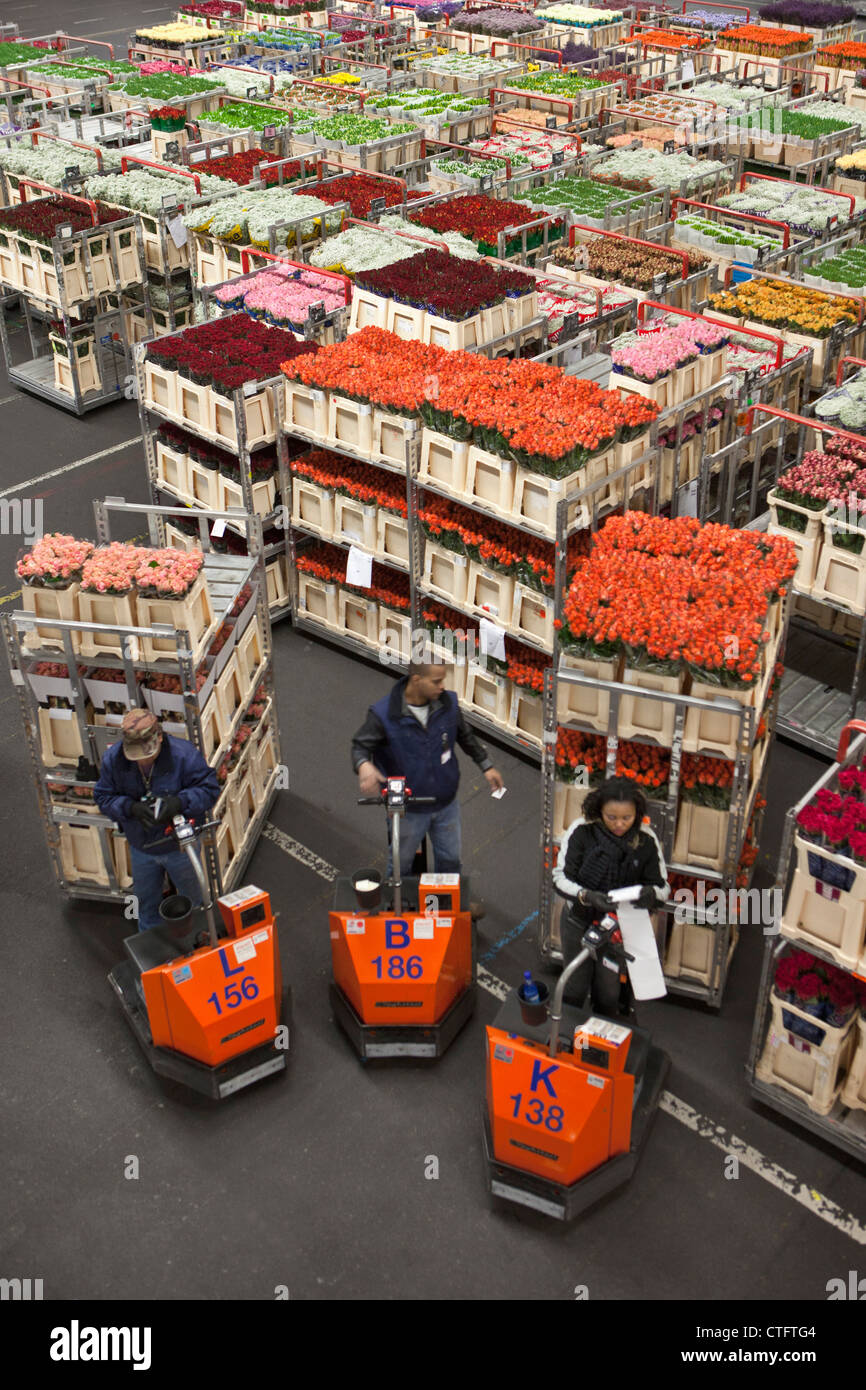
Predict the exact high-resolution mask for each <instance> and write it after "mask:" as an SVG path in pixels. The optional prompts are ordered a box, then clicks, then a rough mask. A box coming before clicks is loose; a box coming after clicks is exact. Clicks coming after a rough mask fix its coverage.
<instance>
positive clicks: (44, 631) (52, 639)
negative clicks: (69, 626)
mask: <svg viewBox="0 0 866 1390" xmlns="http://www.w3.org/2000/svg"><path fill="white" fill-rule="evenodd" d="M78 591H79V586H78V584H77V582H76V583H73V584H68V585H67V587H66V588H65V589H50V588H46V589H42V588H39V587H38V586H37V585H35V584H22V586H21V606H22V608H23V609H24V611H25V612H26V613H32V614H33V616H34V617H35V618H39V619H40V622H39V623H37V625H36V627H34V628H33V630H32V631H31V632H25V633H24V635H23V637H22V639H21V645H22V646H23V647H26V648H28V649H33V650H39V649H40V648H42V647H47V648H52V649H53V648H58V649H59V650H60V651H64V650H65V648H64V645H63V634H62V632H61V629H60V628H59V627H50V626H47V625H46V624H45V623H44V622H43V621H41V620H42V619H45V618H58V619H59V620H60V621H61V622H75V621H76V619H77V618H78ZM69 636H70V638H71V639H72V650H73V651H74V652H77V651H78V648H79V645H80V640H79V639H80V634H79V633H78V632H76V631H75V630H74V629H73V630H71V631H70V633H69Z"/></svg>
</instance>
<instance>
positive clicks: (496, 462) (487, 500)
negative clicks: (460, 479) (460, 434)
mask: <svg viewBox="0 0 866 1390" xmlns="http://www.w3.org/2000/svg"><path fill="white" fill-rule="evenodd" d="M515 471H516V470H515V465H514V462H513V461H512V460H511V459H503V458H500V457H499V455H498V454H490V453H488V452H487V450H486V449H479V448H478V447H477V445H475V444H473V445H472V446H471V447H470V449H469V457H468V459H467V463H466V500H467V502H471V503H479V504H480V505H481V506H483V507H485V508H486V509H487V510H488V511H491V512H495V513H496V515H497V516H501V517H502V518H503V520H505V521H512V520H513V519H514V518H513V507H514V483H515Z"/></svg>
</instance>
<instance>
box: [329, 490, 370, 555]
mask: <svg viewBox="0 0 866 1390" xmlns="http://www.w3.org/2000/svg"><path fill="white" fill-rule="evenodd" d="M376 537H377V519H376V507H375V505H373V506H365V504H364V503H363V502H358V501H357V500H356V499H355V498H354V497H347V496H346V495H345V493H342V492H338V493H337V494H336V497H335V498H334V540H335V541H336V542H337V544H338V545H357V546H361V548H362V549H364V550H369V551H371V552H374V551H375V549H376Z"/></svg>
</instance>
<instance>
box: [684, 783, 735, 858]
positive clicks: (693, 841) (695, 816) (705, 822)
mask: <svg viewBox="0 0 866 1390" xmlns="http://www.w3.org/2000/svg"><path fill="white" fill-rule="evenodd" d="M729 815H730V812H729V811H720V810H717V809H716V808H715V807H713V806H698V805H697V804H696V803H695V802H693V801H682V800H681V801H680V807H679V814H678V816H677V832H676V837H675V839H674V852H673V858H674V860H675V862H676V863H677V864H690V865H694V866H696V867H699V868H703V869H721V868H722V866H723V865H724V862H725V843H726V841H727V835H728V817H729Z"/></svg>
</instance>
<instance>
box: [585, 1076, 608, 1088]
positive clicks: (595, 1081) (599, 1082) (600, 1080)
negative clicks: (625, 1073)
mask: <svg viewBox="0 0 866 1390" xmlns="http://www.w3.org/2000/svg"><path fill="white" fill-rule="evenodd" d="M586 1080H587V1083H588V1084H589V1085H590V1086H597V1087H598V1089H599V1090H600V1091H603V1090H604V1088H605V1085H606V1082H605V1079H604V1077H603V1076H593V1075H592V1073H591V1072H587V1073H586Z"/></svg>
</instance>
